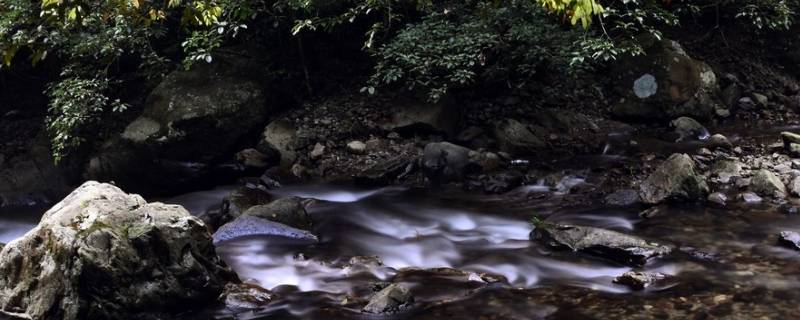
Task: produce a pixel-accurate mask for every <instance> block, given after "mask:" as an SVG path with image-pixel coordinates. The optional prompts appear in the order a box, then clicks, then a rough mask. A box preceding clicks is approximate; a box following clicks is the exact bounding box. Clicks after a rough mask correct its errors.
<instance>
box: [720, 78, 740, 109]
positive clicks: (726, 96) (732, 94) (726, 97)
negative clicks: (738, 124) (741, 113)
mask: <svg viewBox="0 0 800 320" xmlns="http://www.w3.org/2000/svg"><path fill="white" fill-rule="evenodd" d="M721 96H722V102H723V103H724V104H725V106H727V107H728V108H733V107H736V102H737V101H739V98H741V97H742V88H741V87H740V86H739V85H737V84H735V83H732V84H731V85H729V86H727V87H726V88H725V90H722V94H721Z"/></svg>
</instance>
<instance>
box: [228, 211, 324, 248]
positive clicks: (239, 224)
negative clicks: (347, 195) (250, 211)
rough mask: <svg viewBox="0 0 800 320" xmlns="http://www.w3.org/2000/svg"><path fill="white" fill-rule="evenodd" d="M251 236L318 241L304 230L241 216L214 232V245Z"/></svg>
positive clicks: (309, 241)
mask: <svg viewBox="0 0 800 320" xmlns="http://www.w3.org/2000/svg"><path fill="white" fill-rule="evenodd" d="M252 236H272V237H282V238H288V239H293V240H297V241H301V242H308V243H315V242H318V241H319V239H318V238H317V236H315V235H314V234H312V233H311V232H308V231H305V230H300V229H297V228H292V227H290V226H287V225H285V224H282V223H278V222H274V221H269V220H267V219H262V218H259V217H253V216H242V217H239V218H236V220H233V222H229V223H227V224H225V225H224V226H222V227H220V228H219V230H217V232H215V233H214V245H219V244H221V243H224V242H226V241H230V240H235V239H239V238H245V237H252Z"/></svg>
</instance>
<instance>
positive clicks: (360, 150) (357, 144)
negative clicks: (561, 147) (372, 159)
mask: <svg viewBox="0 0 800 320" xmlns="http://www.w3.org/2000/svg"><path fill="white" fill-rule="evenodd" d="M347 151H350V153H352V154H365V153H367V145H366V144H365V143H363V142H361V141H358V140H356V141H350V142H349V143H347Z"/></svg>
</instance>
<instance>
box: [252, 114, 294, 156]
mask: <svg viewBox="0 0 800 320" xmlns="http://www.w3.org/2000/svg"><path fill="white" fill-rule="evenodd" d="M297 141H298V137H297V128H295V127H294V125H293V124H292V123H290V122H289V121H286V120H283V119H278V120H275V121H272V122H270V123H269V124H268V125H267V126H266V127H265V128H264V132H263V133H262V134H261V142H259V145H258V149H259V150H260V151H267V152H269V151H273V152H277V153H278V154H280V159H281V161H280V165H281V167H282V168H290V167H291V166H292V165H293V164H294V162H295V161H296V160H297V151H296V148H297V143H298V142H297Z"/></svg>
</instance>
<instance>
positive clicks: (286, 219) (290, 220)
mask: <svg viewBox="0 0 800 320" xmlns="http://www.w3.org/2000/svg"><path fill="white" fill-rule="evenodd" d="M313 202H314V200H313V199H303V198H299V197H286V198H281V199H277V200H275V201H272V202H270V203H268V204H265V205H257V206H253V207H250V209H247V210H246V211H245V212H244V213H242V216H251V217H258V218H263V219H267V220H269V221H274V222H278V223H282V224H285V225H287V226H290V227H293V228H297V229H303V230H308V229H310V228H311V217H310V216H309V215H308V212H307V211H306V207H307V206H308V205H309V204H311V203H313Z"/></svg>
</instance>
